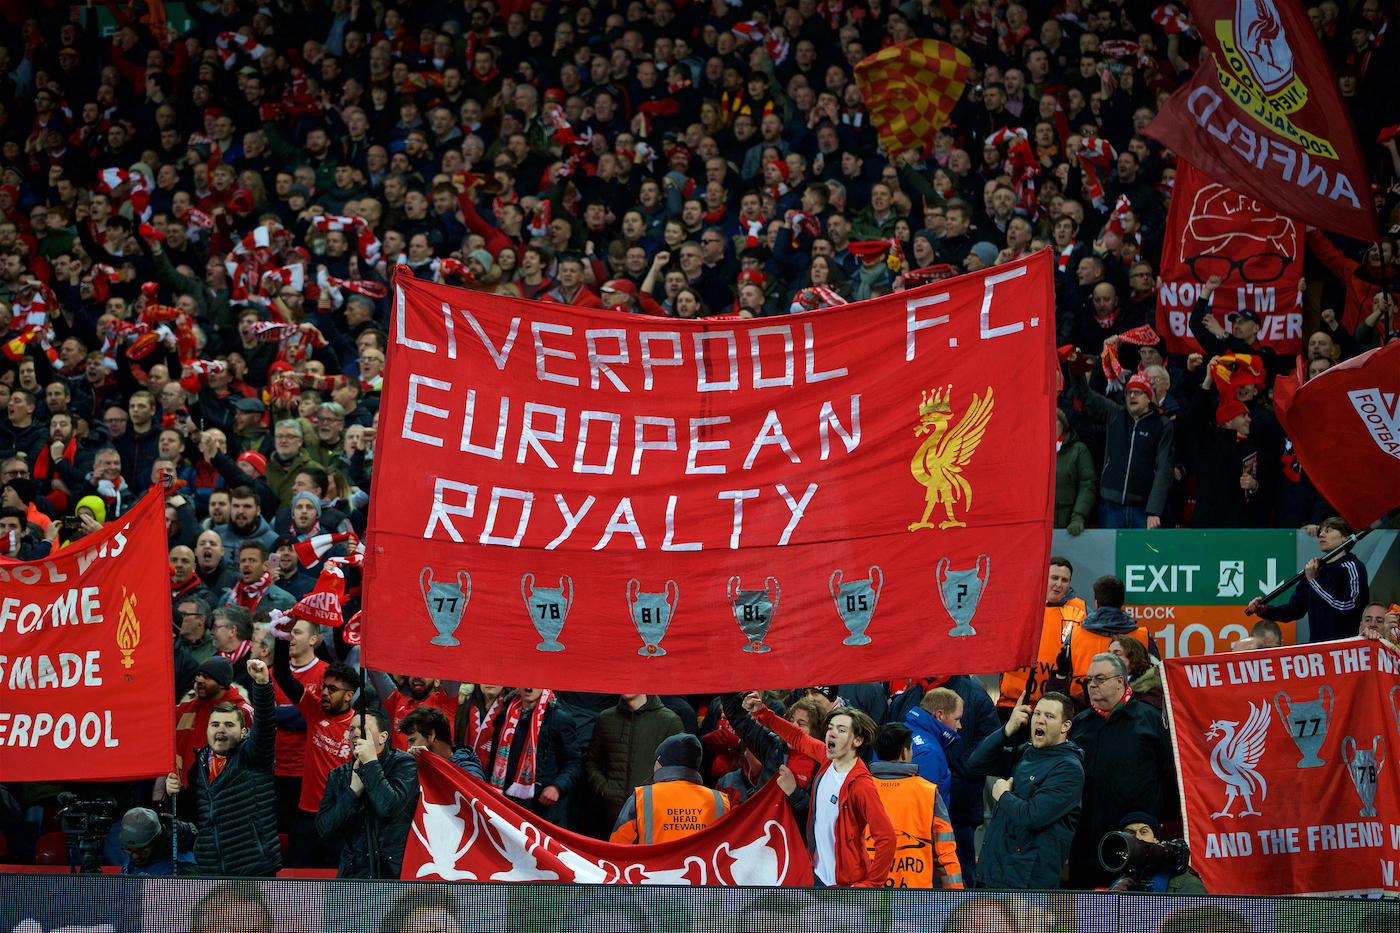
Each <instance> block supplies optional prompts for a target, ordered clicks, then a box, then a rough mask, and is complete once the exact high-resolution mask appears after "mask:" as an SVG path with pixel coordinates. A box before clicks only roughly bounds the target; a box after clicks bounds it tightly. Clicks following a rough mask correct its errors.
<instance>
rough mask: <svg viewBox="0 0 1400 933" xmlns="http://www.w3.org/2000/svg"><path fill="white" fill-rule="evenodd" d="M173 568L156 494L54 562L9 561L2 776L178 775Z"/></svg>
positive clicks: (4, 567)
mask: <svg viewBox="0 0 1400 933" xmlns="http://www.w3.org/2000/svg"><path fill="white" fill-rule="evenodd" d="M167 566H168V565H167V563H166V559H165V502H164V500H163V499H162V498H161V497H160V496H159V495H150V496H147V497H146V498H145V499H143V500H142V501H140V502H138V503H137V504H136V507H135V508H133V509H132V510H131V511H130V512H128V513H126V514H125V515H123V516H122V517H121V518H120V519H117V520H115V521H112V522H110V523H108V524H107V525H106V526H104V527H103V529H102V530H101V531H100V532H97V533H95V534H92V535H89V536H88V537H85V538H82V539H80V540H78V541H76V542H74V543H73V544H71V545H69V546H68V547H66V548H63V549H62V550H59V551H57V552H55V553H54V554H52V555H51V556H50V557H48V558H47V559H45V560H40V561H34V562H32V563H25V562H21V561H16V560H8V559H4V558H0V746H3V747H4V751H3V752H0V780H3V781H67V780H73V779H74V778H78V779H82V780H90V781H103V780H121V779H127V778H142V777H151V776H152V775H157V774H165V773H167V772H168V771H171V770H173V767H174V763H175V662H174V655H173V647H172V641H171V637H172V636H171V629H170V574H169V572H168V569H167Z"/></svg>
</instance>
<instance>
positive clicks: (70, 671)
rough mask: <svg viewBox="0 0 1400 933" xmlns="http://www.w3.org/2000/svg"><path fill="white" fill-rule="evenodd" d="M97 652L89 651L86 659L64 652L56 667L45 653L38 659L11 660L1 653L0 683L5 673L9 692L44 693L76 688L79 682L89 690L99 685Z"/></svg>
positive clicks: (99, 671)
mask: <svg viewBox="0 0 1400 933" xmlns="http://www.w3.org/2000/svg"><path fill="white" fill-rule="evenodd" d="M101 657H102V653H101V652H100V651H89V652H88V653H87V654H86V656H84V655H81V654H71V653H69V652H63V653H61V654H59V656H58V667H56V668H55V667H54V665H53V661H52V660H51V659H50V658H49V656H48V655H46V654H41V655H39V656H38V659H37V660H35V658H33V657H31V656H22V657H18V658H15V659H14V660H13V661H11V660H10V659H9V658H8V657H7V656H6V655H3V654H0V681H4V679H5V671H6V670H7V669H8V670H9V672H10V683H9V686H8V689H10V690H43V689H45V688H46V687H54V688H58V687H62V688H64V689H67V688H68V687H76V686H78V684H79V683H82V684H83V685H84V686H89V687H100V686H102V676H101V674H102V671H101V669H100V668H99V666H98V661H99V660H100V659H101ZM7 666H8V667H7Z"/></svg>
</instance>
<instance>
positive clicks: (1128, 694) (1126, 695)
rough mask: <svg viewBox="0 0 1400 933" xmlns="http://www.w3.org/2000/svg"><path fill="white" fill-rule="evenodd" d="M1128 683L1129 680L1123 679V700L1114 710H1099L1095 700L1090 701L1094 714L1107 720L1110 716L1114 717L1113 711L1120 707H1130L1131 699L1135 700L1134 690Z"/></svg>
mask: <svg viewBox="0 0 1400 933" xmlns="http://www.w3.org/2000/svg"><path fill="white" fill-rule="evenodd" d="M1127 681H1128V678H1126V677H1124V678H1123V699H1121V700H1119V701H1118V703H1117V705H1116V706H1114V707H1113V709H1099V707H1098V704H1096V703H1095V702H1094V701H1093V700H1090V701H1089V706H1090V708H1092V709H1093V711H1094V712H1096V713H1098V714H1099V715H1100V716H1102V717H1103V718H1104V719H1107V718H1108V717H1110V716H1112V715H1113V710H1114V709H1117V708H1118V707H1119V706H1127V705H1128V701H1129V700H1131V699H1132V698H1133V688H1132V687H1131V686H1129V685H1128V682H1127Z"/></svg>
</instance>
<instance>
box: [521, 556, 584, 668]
mask: <svg viewBox="0 0 1400 933" xmlns="http://www.w3.org/2000/svg"><path fill="white" fill-rule="evenodd" d="M520 595H521V596H523V597H525V611H526V612H528V613H530V621H531V622H532V623H533V624H534V626H535V631H537V632H539V633H540V637H541V638H543V639H544V641H542V642H540V643H539V644H538V645H536V646H535V649H536V650H538V651H563V650H564V646H563V645H561V644H559V633H560V632H562V631H563V630H564V620H565V619H567V618H568V617H569V608H570V607H571V606H573V604H574V581H573V579H572V578H570V577H560V578H559V588H558V589H549V588H547V587H543V586H535V575H534V574H533V573H527V574H525V576H523V577H521V578H520Z"/></svg>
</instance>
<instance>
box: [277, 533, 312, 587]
mask: <svg viewBox="0 0 1400 933" xmlns="http://www.w3.org/2000/svg"><path fill="white" fill-rule="evenodd" d="M296 543H297V539H296V537H295V536H293V535H278V537H277V540H276V541H275V542H273V545H272V554H271V557H270V559H275V560H272V562H273V563H274V564H275V566H274V567H273V568H272V583H273V585H274V586H278V587H281V588H282V589H284V590H286V591H287V592H288V593H290V594H291V595H292V598H293V599H296V600H300V599H301V598H302V597H303V596H305V595H306V594H307V593H310V592H311V591H312V590H313V589H315V588H316V576H315V575H314V574H311V573H307V572H306V570H304V569H303V568H302V566H301V559H300V558H298V557H297V552H296Z"/></svg>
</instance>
